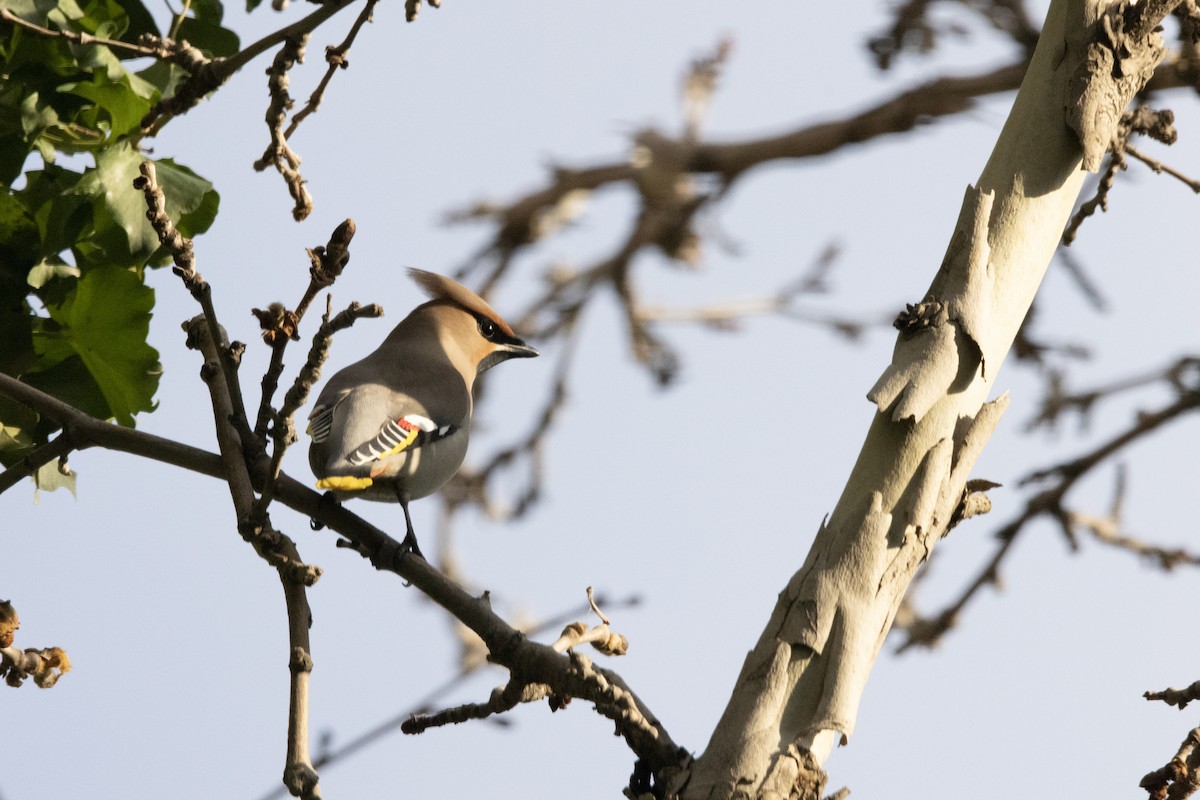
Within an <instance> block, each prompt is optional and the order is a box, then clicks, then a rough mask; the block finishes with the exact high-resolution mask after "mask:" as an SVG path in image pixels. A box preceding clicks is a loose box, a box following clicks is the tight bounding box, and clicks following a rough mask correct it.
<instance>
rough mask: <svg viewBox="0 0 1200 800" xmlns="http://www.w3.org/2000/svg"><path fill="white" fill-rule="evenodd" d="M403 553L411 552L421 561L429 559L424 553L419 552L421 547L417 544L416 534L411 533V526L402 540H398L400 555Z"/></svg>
mask: <svg viewBox="0 0 1200 800" xmlns="http://www.w3.org/2000/svg"><path fill="white" fill-rule="evenodd" d="M405 553H412V554H413V555H414V556H416V557H417V558H419V559H421V560H422V561H428V560H429V559H427V558H425V554H424V553H422V552H421V548H420V547H419V546H418V545H417V535H416V534H415V533H413V531H412V528H409V529H408V532H407V533H406V534H404V541H402V542H400V555H401V556H403V555H404V554H405Z"/></svg>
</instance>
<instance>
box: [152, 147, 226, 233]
mask: <svg viewBox="0 0 1200 800" xmlns="http://www.w3.org/2000/svg"><path fill="white" fill-rule="evenodd" d="M154 167H155V171H156V172H157V173H158V182H159V184H160V185H161V186H162V187H163V192H164V193H165V194H166V196H167V215H168V216H170V217H171V220H172V221H173V222H174V223H175V227H176V228H178V229H179V232H180V233H181V234H183V235H184V236H189V237H190V236H196V235H197V234H201V233H204V232H205V231H206V230H208V229H209V227H210V226H211V225H212V224H213V220H215V219H216V218H217V207H218V206H219V205H220V203H221V195H220V194H218V193H217V191H216V190H215V189H213V185H212V182H211V181H207V180H205V179H204V178H201V177H200V176H199V175H197V174H196V173H195V172H193V171H192V170H191V169H189V168H188V167H185V166H184V165H182V164H177V163H175V161H174V160H173V159H170V158H164V159H161V160H159V161H156V162H154Z"/></svg>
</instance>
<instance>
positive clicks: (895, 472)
mask: <svg viewBox="0 0 1200 800" xmlns="http://www.w3.org/2000/svg"><path fill="white" fill-rule="evenodd" d="M1143 5H1155V3H1153V2H1151V3H1144V4H1143ZM1135 11H1143V9H1133V8H1132V7H1130V8H1126V7H1125V5H1124V4H1122V5H1120V6H1118V7H1112V8H1110V7H1109V6H1108V5H1107V4H1105V3H1098V2H1094V0H1086V1H1085V0H1055V2H1053V3H1052V5H1051V7H1050V10H1049V12H1048V14H1047V18H1046V23H1045V27H1044V30H1043V32H1042V36H1041V39H1040V40H1039V42H1038V46H1037V50H1036V52H1035V54H1034V57H1033V60H1032V62H1031V64H1030V67H1029V72H1028V74H1027V75H1026V76H1025V79H1024V81H1023V83H1022V85H1021V89H1020V91H1019V93H1018V95H1017V98H1016V101H1015V103H1014V105H1013V109H1012V112H1011V114H1010V115H1009V118H1008V121H1007V122H1006V124H1005V126H1004V129H1003V131H1002V132H1001V134H1000V138H999V140H998V141H997V143H996V147H995V150H994V151H993V153H992V156H991V158H990V159H989V160H988V163H987V165H986V167H985V168H984V170H983V174H982V176H981V177H980V179H979V182H978V184H977V185H976V186H971V187H968V188H967V192H966V198H965V200H964V202H963V208H962V211H961V212H960V214H959V219H958V223H957V225H956V226H955V229H954V232H953V235H952V237H951V241H950V245H949V248H948V249H947V252H946V256H945V258H944V260H943V262H942V264H941V266H940V268H939V269H938V271H937V274H936V275H935V276H934V279H933V284H932V286H931V287H930V289H929V293H928V294H927V296H926V298H925V301H924V302H922V303H920V304H918V305H916V306H913V307H910V309H909V311H908V312H906V313H905V314H902V315H901V319H900V320H899V321H898V326H899V327H901V333H900V335H899V338H898V341H897V343H896V348H895V352H894V354H893V358H892V363H891V365H890V366H889V367H888V368H887V369H886V370H885V372H884V373H883V375H882V376H881V377H880V379H879V380H878V382H877V383H876V384H875V386H874V387H873V388H872V389H871V391H870V392H869V394H868V397H869V399H870V400H871V401H873V402H874V403H875V404H876V405H877V406H878V413H877V414H876V415H875V418H874V421H873V422H872V424H871V427H870V430H869V432H868V433H867V439H866V442H865V443H864V445H863V448H862V452H861V453H860V454H859V457H858V462H857V463H856V464H855V466H854V470H853V472H852V473H851V475H850V478H849V481H848V482H847V484H846V488H845V489H844V490H843V493H842V496H841V498H840V499H839V500H838V502H837V505H836V507H835V508H834V510H833V513H832V514H831V515H830V516H829V518H828V520H827V521H826V522H825V523H824V524H822V525H821V527H820V530H819V531H818V533H817V536H816V540H815V541H814V542H813V545H812V549H811V550H810V552H809V554H808V558H807V559H806V561H805V563H804V565H803V567H801V569H800V571H799V572H797V573H796V574H795V576H794V577H793V578H792V579H791V581H790V582H789V583H788V585H787V587H786V588H785V589H784V590H783V591H782V592H781V593H780V595H779V600H778V603H777V604H776V607H775V610H774V612H773V613H772V615H771V618H770V621H769V622H768V623H767V626H766V629H765V630H764V631H763V633H762V635H761V637H760V638H759V640H758V643H757V644H756V645H755V647H754V649H753V651H751V652H750V654H749V655H748V656H747V658H746V662H745V664H744V666H743V668H742V672H741V675H740V676H739V678H738V682H737V685H736V686H735V688H734V692H733V696H732V697H731V698H730V701H729V704H728V706H727V708H726V709H725V712H724V714H723V716H722V717H721V721H720V723H719V724H718V725H717V728H716V730H715V732H714V733H713V735H712V738H711V740H710V741H709V745H708V748H707V749H706V750H705V752H704V754H703V755H702V756H701V757H700V758H699V759H697V760H696V762H695V763H694V764H693V765H692V768H691V770H690V771H689V772H690V774H689V775H686V776H684V777H682V778H681V779H679V780H678V781H677V782H676V783H675V786H674V787H672V788H674V792H672V793H678V794H679V796H682V797H685V798H730V797H735V798H789V797H805V798H807V797H814V798H819V797H820V792H821V789H822V784H823V782H824V773H823V772H822V770H821V765H822V764H823V763H824V761H825V759H826V757H827V756H828V754H829V752H830V750H831V748H832V747H833V745H834V743H835V742H837V741H839V740H844V739H845V738H846V737H848V736H849V735H850V734H851V733H852V732H853V730H854V722H855V717H856V716H857V712H858V702H859V697H860V696H861V693H862V691H863V688H864V686H865V684H866V680H867V677H868V675H869V673H870V670H871V667H872V665H873V663H874V661H875V657H876V655H877V654H878V652H879V649H880V647H881V645H882V643H883V640H884V638H885V637H886V636H887V633H888V630H889V628H890V627H891V624H892V619H893V616H894V615H895V612H896V608H897V606H898V605H899V602H900V599H901V598H902V596H903V594H904V592H905V590H906V589H907V588H908V585H909V582H910V581H911V580H912V577H913V575H914V573H915V572H916V570H917V568H918V567H919V566H920V564H921V563H922V562H923V561H924V560H925V559H926V558H927V557H928V556H929V553H930V551H931V549H932V548H933V546H934V544H935V543H936V542H937V541H938V539H940V538H941V537H942V536H943V535H945V533H946V531H947V530H948V527H949V526H950V525H952V524H953V520H956V519H957V518H958V517H957V516H956V513H955V512H956V510H959V509H960V506H961V505H962V504H963V501H964V500H965V498H966V495H967V489H966V483H967V478H968V474H969V472H970V470H971V468H972V466H973V465H974V463H975V460H976V458H977V457H978V455H979V453H980V451H981V450H982V448H983V445H984V444H985V443H986V441H987V439H988V437H989V436H990V435H991V433H992V431H993V430H994V429H995V426H996V424H997V422H998V421H999V418H1000V416H1001V414H1002V413H1003V411H1004V408H1005V407H1006V406H1007V404H1008V400H1007V397H1004V396H1002V397H1001V398H1000V399H998V400H995V401H992V402H986V398H987V396H988V394H989V392H990V391H991V388H992V383H993V381H994V380H995V377H996V374H997V372H998V370H999V368H1000V365H1001V363H1002V362H1003V360H1004V358H1005V356H1006V355H1007V353H1008V350H1009V348H1010V347H1011V346H1012V342H1013V339H1014V337H1015V336H1016V333H1017V329H1018V327H1019V326H1020V324H1021V321H1022V320H1023V319H1024V317H1025V315H1026V312H1027V311H1028V310H1029V306H1030V304H1031V302H1032V301H1033V297H1034V294H1035V293H1036V291H1037V288H1038V285H1039V284H1040V283H1041V280H1042V276H1043V274H1044V273H1045V270H1046V267H1047V265H1048V264H1049V262H1050V259H1051V257H1052V256H1053V254H1054V251H1055V248H1056V247H1057V245H1058V242H1059V239H1060V236H1061V234H1062V231H1063V228H1064V225H1065V224H1066V221H1067V219H1068V217H1069V215H1070V213H1071V211H1072V208H1073V207H1074V204H1075V201H1076V198H1077V196H1078V194H1079V190H1080V186H1081V185H1082V182H1083V179H1084V176H1085V174H1086V172H1085V170H1084V168H1083V167H1084V166H1086V168H1087V169H1091V170H1095V169H1097V168H1098V167H1099V164H1100V158H1101V157H1102V156H1103V153H1104V151H1105V150H1106V149H1107V147H1108V145H1109V142H1110V141H1111V139H1112V136H1113V134H1114V133H1115V131H1116V124H1117V122H1118V121H1119V119H1120V117H1121V114H1122V112H1123V111H1124V108H1125V106H1126V104H1127V103H1128V102H1129V100H1130V99H1131V98H1132V96H1133V94H1134V93H1135V92H1136V91H1137V90H1138V89H1139V88H1140V87H1141V86H1142V85H1143V84H1144V82H1145V80H1146V78H1147V77H1148V75H1149V72H1148V71H1147V67H1148V69H1149V70H1151V71H1152V70H1153V67H1154V65H1155V64H1156V63H1157V62H1158V60H1159V58H1161V52H1162V45H1161V38H1160V37H1159V36H1158V34H1156V33H1149V34H1147V33H1146V31H1149V30H1151V29H1153V27H1154V24H1153V23H1151V24H1150V25H1149V27H1146V26H1145V23H1144V20H1137V21H1136V24H1131V18H1132V16H1133V15H1134V13H1135ZM1162 13H1163V14H1165V13H1167V12H1166V11H1163V12H1162ZM1159 19H1161V16H1159ZM1127 29H1129V30H1130V31H1131V33H1133V32H1136V34H1138V35H1139V36H1140V39H1141V40H1140V41H1131V38H1132V37H1131V36H1130V35H1128V34H1126V33H1125V31H1126V30H1127ZM1097 154H1099V155H1097Z"/></svg>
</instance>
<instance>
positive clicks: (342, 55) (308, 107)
mask: <svg viewBox="0 0 1200 800" xmlns="http://www.w3.org/2000/svg"><path fill="white" fill-rule="evenodd" d="M378 2H379V0H367V2H366V5H364V6H363V9H362V11H360V12H359V14H358V18H357V19H356V20H354V24H353V25H351V26H350V32H349V33H348V34H346V38H345V39H343V40H342V43H341V44H339V45H337V46H336V47H326V48H325V63H327V64H328V65H329V68H328V69H327V70H325V75H324V77H322V78H321V82H320V83H318V84H317V88H316V89H314V90H313V93H312V95H310V96H309V98H308V102H307V103H305V104H304V108H302V109H300V110H299V111H298V112H296V113H295V114H294V115H292V121H291V122H290V123H289V124H288V128H287V131H285V132H284V134H283V138H284V139H291V138H292V134H293V133H295V132H296V128H297V127H299V125H300V123H301V122H303V121H304V118H305V117H307V116H308V115H309V114H314V113H316V111H317V109H318V108H320V106H321V101H322V99H324V97H325V90H326V89H327V88H329V82H330V81H332V80H333V76H334V73H336V72H337V71H338V70H339V69H348V68H349V67H350V62H349V60H347V58H346V53H348V52H349V51H350V46H351V45H353V44H354V39H355V37H356V36H358V32H359V30H361V29H362V26H363V25H365V24H366V23H368V22H371V21H373V15H374V12H375V4H376V3H378Z"/></svg>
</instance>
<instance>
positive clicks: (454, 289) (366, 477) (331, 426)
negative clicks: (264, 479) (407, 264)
mask: <svg viewBox="0 0 1200 800" xmlns="http://www.w3.org/2000/svg"><path fill="white" fill-rule="evenodd" d="M408 274H409V276H411V277H412V279H413V280H414V281H416V283H417V285H418V286H420V287H421V289H423V290H424V291H425V293H426V294H427V295H429V297H430V300H429V301H428V302H426V303H424V304H422V305H419V306H417V307H416V308H415V309H413V311H412V313H410V314H409V315H408V316H407V317H405V318H404V319H403V320H402V321H401V322H400V324H399V325H397V326H396V327H395V328H394V329H393V330H392V332H391V333H390V334H388V337H387V338H386V339H384V340H383V344H381V345H379V348H378V349H377V350H375V352H373V353H371V354H370V355H369V356H367V357H366V358H364V359H362V360H361V361H358V362H356V363H354V364H351V365H350V366H348V367H346V368H345V369H343V370H341V371H340V372H338V373H337V374H336V375H334V376H333V377H332V378H330V379H329V382H328V383H326V384H325V388H324V389H322V390H321V394H320V395H319V396H318V397H317V404H316V406H315V407H314V408H313V410H312V414H310V415H309V424H308V432H309V435H310V436H312V445H311V446H310V447H309V450H308V463H309V465H310V466H311V467H312V470H313V473H314V474H315V475H316V476H317V478H318V480H317V488H318V489H329V490H332V492H333V494H334V496H335V497H337V498H338V499H339V500H342V499H346V498H350V497H361V498H364V499H367V500H381V501H384V502H392V503H399V504H400V507H401V508H403V509H404V522H405V525H406V526H407V531H406V533H405V536H404V545H403V546H404V548H405V549H407V550H411V551H413V552H415V553H417V554H418V555H419V554H420V552H421V551H420V550H419V549H418V548H417V539H416V535H415V534H414V533H413V526H412V517H410V516H409V513H408V503H409V501H411V500H416V499H419V498H421V497H425V496H427V495H430V494H433V493H434V492H436V491H437V490H438V489H439V488H440V487H441V486H442V484H444V483H445V482H446V481H448V480H450V478H452V477H453V476H454V473H455V472H457V471H458V468H459V467H460V466H461V465H462V462H463V457H464V456H465V455H466V453H467V436H468V435H469V433H470V428H471V406H472V390H473V388H474V385H475V378H476V377H477V376H478V375H479V374H480V373H482V372H483V371H484V370H486V369H489V368H491V367H494V366H495V365H496V364H499V363H500V362H501V361H507V360H508V359H510V358H532V357H533V356H536V355H537V354H538V352H537V350H534V349H533V348H532V347H530V346H529V345H527V344H525V342H523V341H521V340H520V339H518V338H517V336H516V334H514V333H513V330H512V328H510V327H509V326H508V323H506V322H505V321H504V320H503V319H501V318H500V315H499V314H497V313H496V312H495V311H493V310H492V307H491V306H489V305H488V304H487V303H486V302H484V300H483V298H481V297H479V295H477V294H475V293H474V292H472V291H471V290H470V289H467V288H466V287H464V286H461V285H459V284H458V283H455V282H454V281H452V280H450V279H449V278H444V277H442V276H441V275H435V274H433V273H432V272H425V271H424V270H419V269H410V270H409V271H408Z"/></svg>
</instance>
